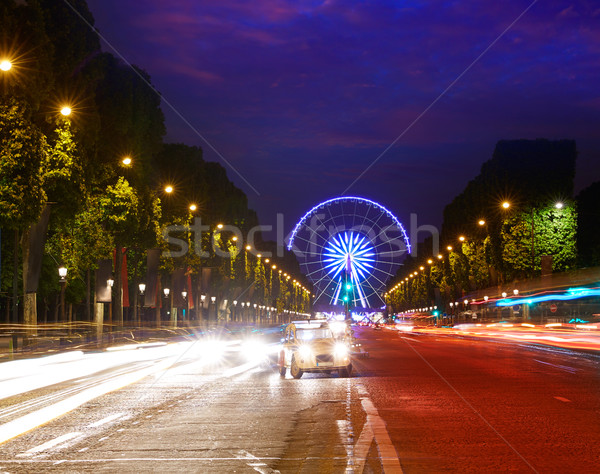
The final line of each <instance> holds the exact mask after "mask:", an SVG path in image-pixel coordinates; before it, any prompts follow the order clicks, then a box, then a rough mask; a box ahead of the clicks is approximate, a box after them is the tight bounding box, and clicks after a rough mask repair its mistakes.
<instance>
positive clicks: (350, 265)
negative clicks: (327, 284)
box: [323, 232, 375, 282]
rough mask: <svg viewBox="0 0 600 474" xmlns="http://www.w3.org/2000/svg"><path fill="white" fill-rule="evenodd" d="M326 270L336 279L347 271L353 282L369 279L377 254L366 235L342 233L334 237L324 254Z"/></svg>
mask: <svg viewBox="0 0 600 474" xmlns="http://www.w3.org/2000/svg"><path fill="white" fill-rule="evenodd" d="M323 257H324V258H323V262H324V264H325V265H324V268H325V269H326V270H327V271H328V272H329V273H331V274H332V277H333V278H335V277H337V276H338V275H340V274H341V273H342V272H343V271H344V270H347V271H348V273H349V276H350V278H351V279H352V280H353V281H357V282H358V281H361V280H364V279H365V278H367V276H368V274H369V273H370V271H371V269H372V268H373V264H374V263H375V252H374V250H373V246H372V245H371V242H369V240H367V238H366V237H365V236H364V235H361V234H358V233H354V232H342V233H340V234H338V235H336V236H335V237H333V238H332V239H331V240H330V241H329V242H328V243H327V247H326V248H325V251H324V252H323Z"/></svg>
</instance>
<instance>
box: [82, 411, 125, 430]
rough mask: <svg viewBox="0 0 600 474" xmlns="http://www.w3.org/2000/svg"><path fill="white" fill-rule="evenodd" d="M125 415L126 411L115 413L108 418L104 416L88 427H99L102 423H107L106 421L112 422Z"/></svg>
mask: <svg viewBox="0 0 600 474" xmlns="http://www.w3.org/2000/svg"><path fill="white" fill-rule="evenodd" d="M123 415H124V413H115V414H114V415H109V416H107V417H106V418H102V419H101V420H99V421H96V422H95V423H92V424H90V425H88V428H98V426H102V425H105V424H106V423H110V422H111V421H113V420H116V419H117V418H121V417H122V416H123Z"/></svg>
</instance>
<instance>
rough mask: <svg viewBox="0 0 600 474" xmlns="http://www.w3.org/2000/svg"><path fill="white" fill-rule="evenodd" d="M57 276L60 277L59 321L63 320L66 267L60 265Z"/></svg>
mask: <svg viewBox="0 0 600 474" xmlns="http://www.w3.org/2000/svg"><path fill="white" fill-rule="evenodd" d="M58 276H59V277H60V319H61V321H63V322H64V320H65V286H67V267H65V266H64V265H61V266H60V267H59V268H58Z"/></svg>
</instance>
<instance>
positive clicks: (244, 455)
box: [237, 449, 279, 474]
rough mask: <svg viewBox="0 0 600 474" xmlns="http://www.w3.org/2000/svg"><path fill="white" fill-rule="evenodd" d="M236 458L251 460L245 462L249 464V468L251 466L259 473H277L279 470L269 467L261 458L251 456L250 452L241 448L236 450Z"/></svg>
mask: <svg viewBox="0 0 600 474" xmlns="http://www.w3.org/2000/svg"><path fill="white" fill-rule="evenodd" d="M237 458H238V459H241V460H244V461H245V460H248V461H253V462H249V463H246V464H247V465H248V466H250V467H251V468H253V469H254V470H255V471H258V472H260V473H261V474H275V473H279V471H276V470H274V469H271V468H270V467H269V466H268V465H267V463H265V462H263V459H260V458H257V457H256V456H253V455H252V454H250V453H249V452H248V451H245V450H243V449H241V450H239V451H238V452H237Z"/></svg>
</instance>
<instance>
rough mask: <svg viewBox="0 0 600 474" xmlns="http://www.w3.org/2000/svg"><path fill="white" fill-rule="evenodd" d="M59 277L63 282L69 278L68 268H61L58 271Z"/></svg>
mask: <svg viewBox="0 0 600 474" xmlns="http://www.w3.org/2000/svg"><path fill="white" fill-rule="evenodd" d="M58 276H59V277H60V281H61V282H63V281H65V280H66V278H67V267H65V266H64V265H63V266H60V267H59V269H58Z"/></svg>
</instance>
